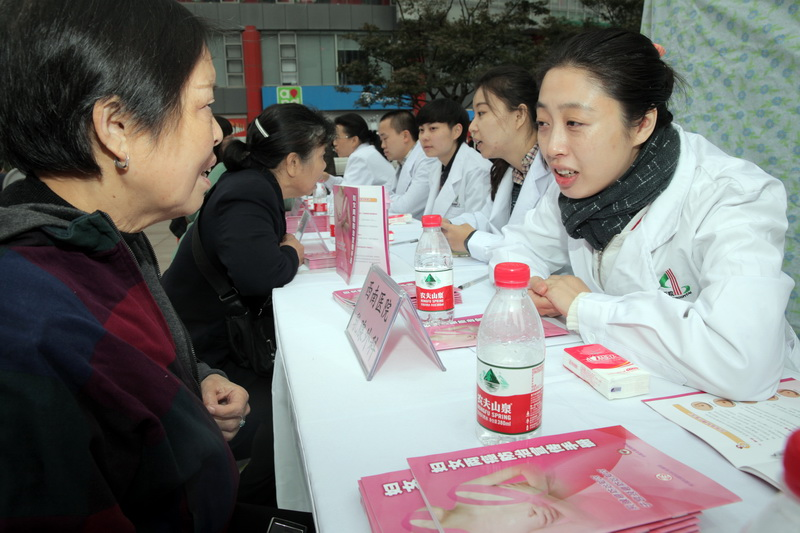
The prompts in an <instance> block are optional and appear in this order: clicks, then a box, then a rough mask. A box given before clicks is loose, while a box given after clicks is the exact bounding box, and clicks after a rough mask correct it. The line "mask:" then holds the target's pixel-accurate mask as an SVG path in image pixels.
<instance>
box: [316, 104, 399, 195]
mask: <svg viewBox="0 0 800 533" xmlns="http://www.w3.org/2000/svg"><path fill="white" fill-rule="evenodd" d="M334 124H335V125H336V137H335V138H334V139H333V149H334V150H336V155H338V156H339V157H346V158H347V165H346V166H345V168H344V175H343V176H341V177H339V176H330V178H329V179H328V180H327V182H326V184H327V185H329V186H332V185H338V184H342V185H383V186H384V187H386V193H387V195H388V194H389V193H391V192H393V191H394V187H395V170H394V167H393V166H392V164H391V163H389V161H387V160H386V158H385V157H383V154H381V152H380V151H379V150H377V149H376V147H380V144H381V141H380V139H379V138H378V134H377V133H375V132H374V131H372V130H371V129H369V127H368V126H367V122H366V121H365V120H364V119H363V118H362V117H361V116H360V115H357V114H356V113H345V114H344V115H340V116H338V117H336V119H335V120H334Z"/></svg>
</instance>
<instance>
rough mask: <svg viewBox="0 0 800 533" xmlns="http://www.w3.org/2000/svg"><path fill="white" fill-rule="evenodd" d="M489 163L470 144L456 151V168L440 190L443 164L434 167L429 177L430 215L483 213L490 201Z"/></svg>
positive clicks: (454, 165) (428, 213)
mask: <svg viewBox="0 0 800 533" xmlns="http://www.w3.org/2000/svg"><path fill="white" fill-rule="evenodd" d="M491 167H492V164H491V162H489V160H487V159H484V158H483V156H482V155H481V154H479V153H478V151H477V150H475V149H474V148H471V147H470V146H468V145H467V144H466V143H464V144H462V145H461V146H460V147H459V148H458V151H457V152H456V156H455V159H454V160H453V166H452V167H450V174H448V176H447V181H445V183H444V187H442V189H441V190H439V183H440V181H441V178H442V165H441V163H439V164H438V165H434V166H433V167H432V168H431V172H430V174H428V201H427V203H426V204H425V214H426V215H441V216H442V218H447V219H452V218H454V217H457V216H458V215H460V214H462V213H472V212H475V211H480V210H481V209H483V206H484V204H485V203H486V202H488V201H489V195H490V194H491V190H492V189H491V185H490V183H489V169H490V168H491Z"/></svg>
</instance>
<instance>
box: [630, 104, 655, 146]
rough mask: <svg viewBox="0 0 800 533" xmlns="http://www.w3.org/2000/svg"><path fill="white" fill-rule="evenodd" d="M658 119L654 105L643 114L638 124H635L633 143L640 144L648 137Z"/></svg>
mask: <svg viewBox="0 0 800 533" xmlns="http://www.w3.org/2000/svg"><path fill="white" fill-rule="evenodd" d="M657 120H658V109H656V108H655V107H654V108H653V109H651V110H650V111H648V112H647V113H645V114H644V117H642V120H641V121H640V122H639V125H638V126H636V128H635V131H634V138H633V145H634V146H640V145H642V144H644V143H645V141H647V139H649V138H650V135H652V134H653V130H655V129H656V121H657Z"/></svg>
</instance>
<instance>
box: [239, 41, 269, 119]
mask: <svg viewBox="0 0 800 533" xmlns="http://www.w3.org/2000/svg"><path fill="white" fill-rule="evenodd" d="M242 54H243V55H244V58H243V59H244V86H245V94H246V95H247V123H248V124H250V123H251V122H252V121H253V120H254V119H255V118H256V117H257V116H258V115H259V114H260V113H261V110H262V109H264V106H263V104H262V101H261V87H262V86H263V85H264V76H263V72H262V69H261V32H259V31H258V30H256V27H255V26H245V27H244V31H243V32H242Z"/></svg>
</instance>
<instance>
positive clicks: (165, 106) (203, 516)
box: [0, 0, 249, 532]
mask: <svg viewBox="0 0 800 533" xmlns="http://www.w3.org/2000/svg"><path fill="white" fill-rule="evenodd" d="M0 12H2V13H3V16H2V17H0V63H2V65H3V68H2V69H0V87H2V92H3V98H0V123H2V124H14V125H15V126H14V128H13V130H14V132H13V135H11V134H10V130H7V131H6V132H5V134H4V135H0V153H2V154H3V156H4V158H6V159H7V160H8V161H9V163H10V164H11V165H13V166H14V167H16V168H18V169H20V171H21V172H23V173H24V174H25V175H26V177H25V179H23V180H21V181H17V182H15V183H14V184H12V185H10V186H9V187H8V188H7V189H5V190H3V192H2V194H0V272H2V275H1V276H0V293H2V295H3V298H2V303H1V304H0V306H2V311H1V312H0V314H2V317H3V319H2V322H1V323H0V344H1V345H2V346H3V349H2V369H1V370H0V399H2V403H3V417H2V418H3V424H2V431H0V443H2V448H3V453H2V454H0V471H2V472H3V479H5V481H4V482H3V490H2V491H0V529H3V530H4V531H44V530H51V531H89V530H91V531H101V530H102V531H134V530H136V531H200V530H202V531H209V532H212V531H225V530H226V528H227V527H228V523H229V520H230V518H231V514H232V512H233V511H234V503H235V499H236V490H237V482H238V472H237V469H236V464H235V462H234V460H233V457H232V456H231V452H230V449H229V447H228V444H227V443H226V440H227V439H231V438H233V437H234V436H235V435H236V434H237V432H238V431H239V428H240V426H241V424H242V423H243V421H244V420H245V416H246V415H247V413H248V409H249V407H248V396H247V392H246V391H245V390H244V389H243V388H242V387H240V386H238V385H235V384H234V383H232V382H230V381H229V380H228V379H227V377H226V376H225V375H224V374H223V373H221V372H219V371H213V370H211V369H210V368H209V366H208V365H206V364H204V363H201V362H198V361H197V360H196V359H195V357H194V355H193V352H192V347H191V343H190V340H189V338H188V336H187V335H186V332H185V329H184V327H183V325H182V324H181V322H180V319H179V318H178V316H177V315H176V314H175V311H174V310H173V308H172V306H171V305H170V303H169V300H168V299H167V296H166V294H164V291H163V289H162V288H161V285H160V282H159V271H158V263H157V261H156V257H155V255H154V253H153V248H152V246H151V244H150V242H149V241H148V239H147V237H146V236H145V234H144V233H143V231H142V230H143V229H144V228H146V227H148V226H150V225H152V224H154V223H156V222H160V221H167V220H170V219H171V218H174V217H177V216H181V215H186V214H188V213H191V212H193V211H194V210H195V209H197V208H198V207H199V206H200V204H201V203H202V199H203V193H204V192H205V191H206V190H207V189H208V180H207V179H206V173H207V171H208V170H209V169H210V168H211V167H212V166H213V165H214V155H213V152H212V149H213V147H214V145H215V144H217V143H219V141H220V139H221V132H220V129H219V127H218V126H217V125H216V123H215V122H214V119H213V117H212V114H211V109H210V107H209V106H210V104H211V103H212V102H213V101H214V90H213V89H214V82H215V77H216V76H215V72H214V66H213V63H212V61H211V55H210V53H209V51H208V48H207V46H206V42H205V39H206V35H207V31H206V28H205V27H204V25H203V23H202V22H200V21H199V20H198V19H197V18H195V17H194V16H193V15H192V14H191V13H189V11H187V10H186V8H185V7H182V6H181V5H180V4H179V3H177V2H174V1H173V0H117V1H114V2H103V1H97V0H73V1H70V2H63V1H62V0H0ZM32 36H35V38H32ZM165 50H168V51H169V53H164V51H165ZM142 58H148V59H147V61H142Z"/></svg>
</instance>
